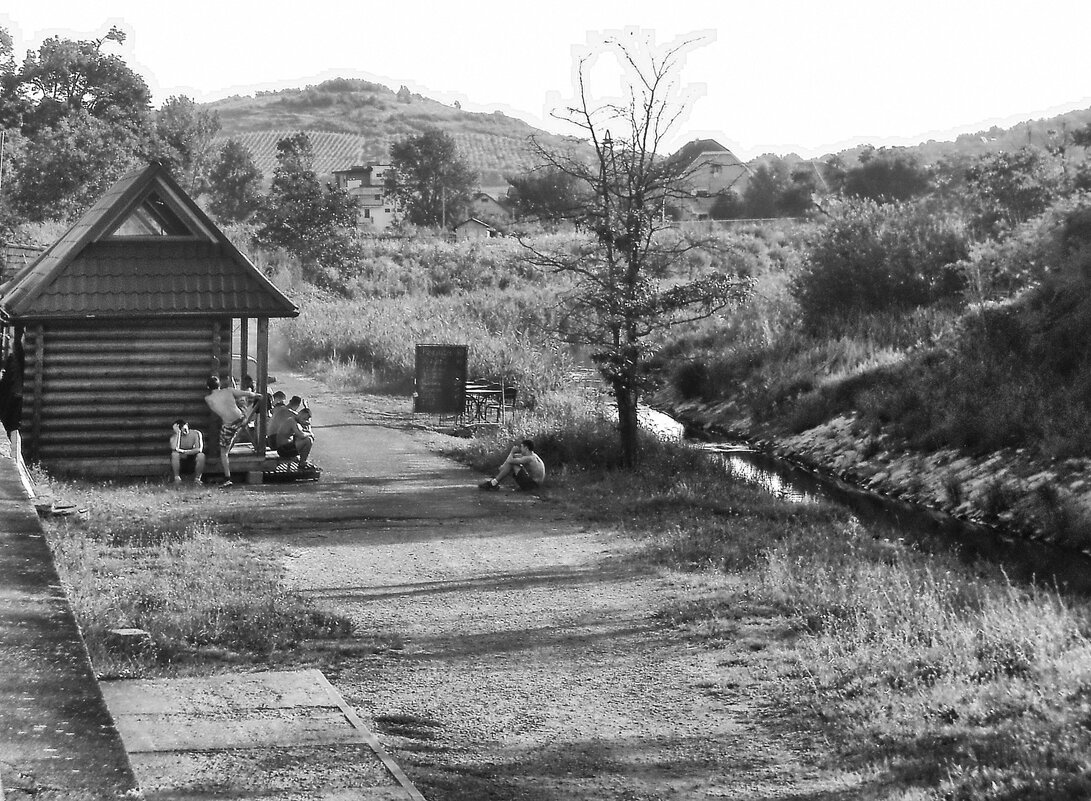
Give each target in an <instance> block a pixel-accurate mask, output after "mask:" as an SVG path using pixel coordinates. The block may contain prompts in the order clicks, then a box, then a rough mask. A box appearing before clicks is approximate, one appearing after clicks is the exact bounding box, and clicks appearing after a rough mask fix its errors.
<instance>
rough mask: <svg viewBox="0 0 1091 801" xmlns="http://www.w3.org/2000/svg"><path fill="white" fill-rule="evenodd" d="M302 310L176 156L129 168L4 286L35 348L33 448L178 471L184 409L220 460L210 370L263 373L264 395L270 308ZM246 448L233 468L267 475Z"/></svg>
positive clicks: (59, 467)
mask: <svg viewBox="0 0 1091 801" xmlns="http://www.w3.org/2000/svg"><path fill="white" fill-rule="evenodd" d="M298 313H299V310H298V308H297V307H296V306H295V304H293V303H292V302H291V301H290V300H289V299H288V298H287V297H286V296H285V295H284V294H283V293H281V292H280V290H279V289H277V288H276V287H275V286H274V285H273V284H272V282H270V281H269V279H268V278H266V277H265V275H263V274H262V272H261V271H260V270H258V269H257V268H256V267H255V266H254V265H253V264H252V263H251V262H250V260H249V259H247V258H246V256H244V255H243V254H242V253H241V252H239V250H238V249H237V248H236V247H235V246H234V245H233V244H232V243H231V242H230V240H228V238H227V237H226V236H225V235H224V233H223V232H222V231H220V230H219V228H217V227H216V225H215V224H214V223H213V222H212V221H211V220H210V219H209V218H208V216H207V215H206V214H205V213H204V212H203V211H202V210H201V209H200V207H199V206H198V205H197V204H196V203H195V202H194V201H193V200H192V199H191V198H190V197H189V196H188V195H187V194H186V193H185V191H183V190H182V188H181V187H180V186H179V185H178V184H177V183H176V182H175V181H174V179H173V178H172V177H171V176H170V174H169V172H168V171H167V170H166V169H165V168H164V167H163V166H162V165H159V164H151V165H149V166H147V167H145V168H143V169H140V170H135V171H133V172H131V173H129V174H127V175H125V176H123V177H122V178H121V179H120V180H119V181H118V182H117V183H115V184H114V185H113V186H112V187H111V188H110V189H109V190H108V191H107V192H106V193H105V194H104V195H103V196H102V197H101V198H100V199H99V201H98V202H97V203H96V204H95V205H94V206H93V207H92V208H91V209H90V210H89V211H88V212H87V213H86V214H84V215H83V217H82V218H80V220H79V221H78V222H77V223H76V224H75V225H73V226H72V227H71V228H70V229H68V231H67V232H66V233H65V234H64V235H63V236H62V237H61V238H60V239H59V240H57V242H55V243H54V244H53V245H52V246H50V247H49V248H48V249H47V250H46V251H44V252H43V253H42V254H41V255H40V256H39V257H38V258H37V259H36V260H35V261H34V262H33V263H31V264H30V265H28V266H27V267H25V268H23V269H22V270H20V271H19V272H17V273H16V274H15V275H14V276H13V277H12V278H11V279H10V280H9V281H8V282H6V283H5V284H3V285H2V286H0V322H2V323H3V325H4V326H5V331H6V333H7V338H8V342H9V343H17V342H19V341H20V340H21V342H22V345H23V348H24V351H25V368H24V377H23V418H22V436H23V455H24V458H25V459H26V460H27V461H28V462H33V461H37V462H41V463H42V464H43V465H44V466H45V467H46V468H47V469H50V470H52V471H54V472H58V473H66V474H76V475H88V476H122V475H130V476H140V475H146V476H155V475H162V474H166V473H169V470H170V465H169V453H168V448H167V442H168V439H169V438H170V435H171V421H173V420H175V419H176V418H179V417H183V418H186V419H187V420H189V421H190V426H191V427H192V428H197V429H200V430H201V431H202V432H203V433H204V436H205V450H206V452H207V453H208V455H209V466H208V468H207V470H208V472H215V471H216V470H217V469H218V446H217V432H218V427H219V421H218V419H217V418H216V417H215V415H214V414H212V412H211V411H210V410H209V408H208V406H207V405H206V404H205V402H204V396H205V395H206V394H207V390H206V382H207V381H208V378H209V376H210V375H219V376H220V378H221V380H222V381H223V382H225V383H224V386H230V383H229V382H230V380H231V377H232V375H235V376H242V375H244V374H250V375H251V376H252V377H253V378H254V379H255V381H256V384H257V391H258V392H259V393H261V394H262V395H264V394H265V392H266V387H267V384H268V358H269V320H270V318H274V317H294V316H296V315H298ZM251 331H253V338H251ZM233 332H234V333H233ZM9 346H10V344H9ZM233 367H234V369H233ZM258 418H259V425H260V426H261V429H262V430H261V431H260V432H259V433H260V434H261V442H264V433H265V432H264V426H265V419H264V416H263V415H258ZM236 447H238V446H236ZM244 451H245V452H242V453H239V452H237V451H236V450H233V451H232V453H231V462H232V464H231V468H232V473H238V474H244V473H251V474H255V473H256V474H257V475H260V472H258V471H260V470H262V469H263V466H264V465H265V461H264V460H265V453H264V447H260V448H258V449H257V450H256V451H255V449H253V448H252V447H247V448H245V449H244Z"/></svg>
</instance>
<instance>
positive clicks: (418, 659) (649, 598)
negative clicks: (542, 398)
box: [244, 376, 858, 801]
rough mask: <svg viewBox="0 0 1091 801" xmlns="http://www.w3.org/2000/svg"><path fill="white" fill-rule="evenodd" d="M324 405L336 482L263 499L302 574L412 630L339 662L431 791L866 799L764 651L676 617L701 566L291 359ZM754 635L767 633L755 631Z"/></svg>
mask: <svg viewBox="0 0 1091 801" xmlns="http://www.w3.org/2000/svg"><path fill="white" fill-rule="evenodd" d="M282 382H283V383H290V384H291V389H292V391H301V392H302V393H304V394H306V395H308V396H309V398H310V399H311V403H312V406H314V407H315V408H316V425H315V428H316V433H317V434H318V438H319V439H318V445H317V447H316V454H318V456H317V460H318V462H319V463H320V464H321V465H322V466H323V468H324V469H325V475H324V477H323V481H322V482H320V483H318V484H313V485H301V486H299V487H297V488H296V491H294V492H291V493H286V492H283V491H277V490H275V489H274V488H271V487H270V488H253V489H247V490H246V492H247V493H250V492H254V493H262V494H265V495H267V497H268V500H269V504H268V505H267V507H266V512H265V513H263V514H260V515H258V516H256V517H255V516H253V515H251V516H248V518H247V521H246V524H245V526H244V528H245V529H247V531H248V533H249V534H251V535H255V534H257V535H262V536H264V537H267V538H272V539H275V540H278V541H280V542H281V543H282V544H283V545H285V546H286V547H287V548H288V549H289V553H290V557H289V560H288V561H289V563H290V564H289V574H290V580H291V582H292V583H293V584H294V585H295V586H297V587H299V588H300V589H302V590H304V591H305V592H307V593H309V594H310V595H312V596H313V597H314V598H315V599H317V600H318V601H319V602H320V603H321V604H323V605H327V606H329V607H331V608H334V609H336V610H338V611H340V612H342V613H344V614H347V615H349V616H350V617H351V618H352V619H353V620H354V621H355V622H356V624H357V626H358V627H359V630H361V631H366V632H376V633H382V634H390V635H397V636H399V637H400V638H401V640H402V642H403V643H404V647H403V648H401V649H398V650H392V651H389V652H387V653H385V654H381V655H376V656H374V657H370V658H363V659H358V658H357V659H353V660H351V661H346V662H342V663H340V664H337V665H327V666H326V667H325V668H324V669H325V671H326V673H327V675H328V677H329V679H330V681H331V682H332V683H333V684H334V686H335V687H336V688H337V689H338V690H339V691H340V692H341V694H342V695H343V696H344V697H345V698H346V699H347V700H348V702H349V703H350V704H352V705H354V706H355V707H356V709H358V710H359V712H360V714H361V715H362V716H363V718H364V719H365V720H369V721H372V722H373V723H374V727H375V729H376V731H377V732H379V734H380V739H381V740H382V741H383V744H384V745H385V746H386V747H387V748H388V749H389V750H390V751H391V753H392V754H393V755H394V757H395V759H396V760H397V761H398V762H399V763H400V764H401V765H402V767H403V768H404V769H405V771H406V773H407V774H409V776H410V778H411V779H412V780H413V782H414V783H415V784H416V785H417V786H418V787H419V788H420V789H421V791H422V792H423V793H424V795H425V796H426V797H427V798H428V799H430V801H451V800H453V799H465V800H466V801H469V799H475V800H484V799H529V800H532V801H537V800H539V799H541V800H543V801H544V800H545V799H550V800H551V801H553V800H556V801H581V800H582V799H588V800H590V799H596V801H599V800H601V799H627V800H628V801H634V800H636V799H699V798H731V799H758V798H761V799H773V798H816V799H817V798H853V797H856V796H857V791H856V790H854V789H853V786H854V785H856V784H857V783H858V777H854V776H851V775H846V776H831V775H829V774H828V773H823V772H822V771H819V770H818V769H815V768H813V767H811V766H810V765H809V764H808V759H807V755H806V753H805V749H804V745H803V741H802V739H801V738H799V737H796V736H795V735H794V734H793V733H791V732H789V731H785V730H783V725H782V724H780V723H778V721H777V720H775V719H772V718H771V717H770V715H769V714H768V713H767V712H766V711H763V710H764V709H765V707H764V704H763V694H762V686H763V684H762V682H763V680H764V679H765V678H766V677H764V676H763V671H762V669H761V667H760V664H761V663H760V657H758V658H757V659H755V656H754V654H753V653H752V649H751V648H750V647H748V646H747V645H745V644H743V643H740V644H738V645H736V646H730V647H727V648H708V647H703V646H697V645H693V644H690V643H687V641H685V640H684V639H682V638H681V637H679V636H678V635H677V634H676V633H675V632H673V631H672V630H671V629H670V628H669V627H667V626H665V625H664V624H662V623H661V622H660V621H659V620H658V619H657V617H656V612H657V610H659V609H661V608H662V607H663V606H664V604H666V603H667V602H668V601H669V599H671V598H672V597H676V596H677V595H678V594H680V593H686V592H690V591H692V589H693V587H692V586H690V585H692V584H694V583H698V582H700V581H701V579H700V578H671V577H666V576H661V575H652V574H647V573H641V572H634V571H632V570H631V569H629V568H627V567H626V561H625V560H624V559H622V558H621V557H622V556H623V555H624V554H625V551H626V550H627V549H628V548H630V547H631V545H630V543H629V542H628V541H627V540H626V539H625V538H623V537H620V536H618V535H616V534H614V533H612V532H609V531H604V530H601V529H599V528H591V527H588V526H587V525H584V524H582V523H581V522H580V521H578V520H575V519H573V518H572V517H570V516H568V515H566V514H565V513H564V512H563V511H562V510H561V507H560V505H559V504H557V503H555V502H550V501H549V500H548V499H546V500H544V501H539V500H534V499H532V498H528V497H527V496H523V495H515V494H509V493H506V492H505V493H481V492H478V491H477V490H476V489H475V483H476V482H477V481H478V480H479V479H480V476H478V475H476V474H474V473H473V472H472V471H470V470H469V469H467V468H465V467H462V466H459V465H457V464H455V463H453V462H451V461H449V460H446V459H444V458H441V457H439V456H436V455H435V454H434V453H431V452H430V451H429V447H428V441H427V439H428V437H427V436H426V435H425V434H423V433H419V432H418V433H414V432H412V431H410V430H407V429H406V428H405V427H404V426H403V425H402V423H401V422H399V421H400V419H403V418H402V417H401V416H400V415H399V414H398V410H397V409H396V408H392V409H391V408H388V409H387V410H386V411H385V412H384V411H382V410H379V409H376V408H375V407H374V405H369V404H367V402H365V401H361V400H359V399H353V398H345V397H336V396H333V395H331V394H328V393H323V392H322V391H321V389H320V388H319V387H318V386H317V385H314V384H311V383H310V382H307V381H305V380H304V379H301V378H298V377H294V376H282ZM748 642H750V643H753V639H750V640H749V641H748Z"/></svg>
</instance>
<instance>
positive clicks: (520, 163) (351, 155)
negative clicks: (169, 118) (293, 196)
mask: <svg viewBox="0 0 1091 801" xmlns="http://www.w3.org/2000/svg"><path fill="white" fill-rule="evenodd" d="M206 108H208V109H210V110H212V111H215V112H216V113H217V114H218V115H219V117H220V123H221V125H222V129H221V131H220V134H219V137H218V138H220V139H227V138H235V139H238V140H240V141H241V142H242V143H243V144H245V145H246V146H247V147H248V148H250V152H251V153H252V154H253V156H254V160H255V161H256V162H257V164H258V166H259V167H260V168H261V170H262V171H263V172H264V173H265V174H266V177H267V178H268V177H270V176H271V174H272V171H273V167H274V166H275V165H276V143H277V141H278V140H279V139H280V138H282V137H283V136H285V135H286V134H288V133H292V132H295V131H306V132H307V133H308V134H309V135H310V137H311V141H312V143H313V144H314V150H315V168H316V171H317V172H318V173H319V174H320V175H323V176H325V175H329V174H330V173H331V172H332V171H333V170H335V169H340V168H342V167H350V166H352V165H353V164H362V163H367V162H381V161H385V160H387V159H388V158H389V153H390V146H391V144H392V143H394V142H395V141H397V140H399V139H403V138H405V137H408V136H413V135H415V134H418V133H420V132H422V131H423V130H424V129H425V128H427V127H429V126H436V127H439V128H441V129H443V130H444V131H445V132H447V133H449V134H450V135H451V136H453V137H454V139H455V141H456V142H457V143H458V146H459V149H460V150H461V151H462V154H463V156H464V157H465V158H466V159H467V161H469V163H470V165H471V166H472V167H473V168H474V169H475V170H477V172H478V174H479V176H480V185H481V186H483V187H490V186H500V185H503V184H504V183H505V181H504V175H505V174H509V173H516V172H521V171H523V170H527V169H529V168H531V167H533V166H535V165H536V164H537V159H536V158H535V156H534V153H533V150H532V149H531V147H530V145H529V139H530V137H532V136H534V137H536V138H537V140H538V141H539V142H541V144H542V145H543V146H545V147H547V148H550V149H558V150H561V149H568V148H572V147H577V146H578V142H579V140H577V139H575V138H572V137H562V136H557V135H555V134H550V133H547V132H545V131H541V130H539V129H537V128H534V127H533V126H531V125H528V124H527V123H525V122H523V121H522V120H518V119H515V118H513V117H509V116H507V115H505V114H502V113H500V112H494V113H492V114H481V113H475V112H469V111H463V110H461V109H459V108H455V107H453V106H448V105H445V104H443V103H440V102H438V101H435V100H431V99H429V98H426V97H423V96H421V95H418V94H410V93H409V92H407V91H405V90H403V91H401V92H394V91H393V90H391V89H390V88H389V87H386V86H383V85H382V84H377V83H370V82H368V81H362V80H350V79H344V78H335V79H333V80H329V81H325V82H323V83H320V84H317V85H315V86H308V87H306V88H304V89H285V90H282V91H278V92H258V93H257V94H256V95H254V96H235V97H229V98H226V99H224V100H219V101H216V102H214V103H210V104H207V105H206Z"/></svg>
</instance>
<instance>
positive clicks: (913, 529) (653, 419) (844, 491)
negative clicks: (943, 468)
mask: <svg viewBox="0 0 1091 801" xmlns="http://www.w3.org/2000/svg"><path fill="white" fill-rule="evenodd" d="M640 422H641V427H643V428H644V429H646V430H649V431H651V432H653V433H654V434H655V435H656V436H658V437H660V438H665V439H675V440H679V439H683V438H685V437H684V427H683V425H682V424H681V423H679V422H678V421H677V420H675V419H674V418H672V417H671V416H670V415H667V414H664V413H663V412H660V411H658V410H655V409H651V408H648V407H642V408H641V409H640ZM689 441H690V442H691V443H692V444H696V445H698V446H699V447H700V448H702V449H703V450H705V451H706V452H708V454H709V457H710V458H711V459H713V460H714V461H715V463H716V464H718V465H719V466H720V467H721V469H722V470H723V471H724V475H725V477H726V478H727V480H728V481H731V482H743V483H746V484H751V485H754V486H757V487H760V488H761V489H763V490H765V491H766V492H768V493H770V494H771V495H774V496H776V497H778V498H781V499H783V500H784V501H785V502H786V503H803V504H807V503H820V502H830V503H835V504H837V505H839V506H842V507H845V508H847V509H849V510H850V511H851V512H852V513H853V514H854V515H855V516H856V517H857V518H858V519H859V520H860V521H861V522H862V523H864V524H866V525H869V526H870V527H871V528H872V529H874V530H875V531H876V532H877V533H878V534H879V535H880V536H883V537H884V538H887V539H890V540H892V541H901V542H905V543H908V544H911V545H914V546H917V547H919V548H921V549H922V550H926V551H935V550H939V549H943V550H947V551H953V552H955V553H957V554H958V555H959V557H960V558H961V559H962V560H963V561H964V562H966V563H968V564H973V563H975V562H978V561H982V562H989V563H993V564H999V565H1000V566H1001V567H1003V569H1004V571H1005V572H1006V573H1007V575H1008V576H1009V577H1011V578H1012V579H1013V580H1017V581H1037V582H1039V583H1043V584H1046V585H1048V586H1052V587H1056V588H1057V589H1058V590H1061V591H1064V592H1066V593H1069V594H1073V595H1083V596H1091V558H1088V557H1087V556H1086V555H1084V554H1083V553H1081V552H1079V551H1076V550H1073V549H1066V548H1061V547H1058V546H1055V545H1051V544H1049V543H1046V542H1041V541H1037V540H1029V539H1026V538H1024V537H1020V536H1018V535H1016V534H1012V533H1007V532H1005V531H1003V530H1002V529H997V528H992V527H989V526H984V525H979V524H975V523H969V522H967V521H964V520H960V519H958V518H956V517H952V516H951V515H948V514H945V513H943V512H939V511H936V510H933V509H929V508H927V507H924V506H918V505H915V504H910V503H906V502H904V501H899V500H896V499H894V498H889V497H886V496H884V495H880V494H879V493H876V492H872V491H870V490H865V489H862V488H860V487H857V486H855V485H852V484H848V483H846V482H844V481H841V480H839V479H836V478H833V477H832V476H825V475H821V474H819V473H814V472H811V471H809V470H806V469H804V468H802V467H799V466H798V465H795V464H793V463H792V462H790V461H788V460H786V459H781V458H778V457H776V456H772V455H770V454H767V453H763V452H761V451H756V450H754V449H753V448H751V447H749V446H748V445H745V444H740V443H738V442H731V441H721V442H716V441H701V442H697V441H696V440H692V439H690V440H689Z"/></svg>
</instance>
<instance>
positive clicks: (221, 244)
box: [0, 164, 299, 320]
mask: <svg viewBox="0 0 1091 801" xmlns="http://www.w3.org/2000/svg"><path fill="white" fill-rule="evenodd" d="M176 275H177V276H187V277H188V279H189V280H185V281H181V282H178V281H175V280H173V278H174V276H176ZM137 311H139V312H142V313H146V314H149V315H157V316H158V315H178V314H189V315H206V316H208V315H211V316H232V317H235V316H263V317H294V316H296V315H297V314H298V313H299V310H298V308H297V307H296V306H295V304H293V303H292V302H291V301H290V300H289V299H288V298H287V297H286V296H285V295H284V294H283V293H281V291H280V290H279V289H277V288H276V286H274V285H273V283H272V282H271V281H269V279H268V278H266V277H265V276H264V275H263V274H262V272H261V271H260V270H258V269H257V268H256V267H255V266H254V265H253V264H252V263H251V262H250V260H249V259H247V258H246V256H244V255H243V254H242V253H241V252H239V250H238V249H237V248H236V247H235V246H234V245H233V244H232V243H231V241H230V240H229V239H228V238H227V237H226V236H225V235H224V234H223V232H222V231H220V229H219V228H217V227H216V225H215V224H214V223H213V222H212V221H211V220H210V219H209V218H208V216H207V215H206V214H205V213H204V211H202V210H201V208H200V207H199V206H198V205H197V204H196V203H195V202H194V201H193V200H192V198H190V197H189V196H188V195H187V194H186V193H185V192H184V191H183V190H182V189H181V187H179V186H178V184H177V183H176V182H175V181H174V179H173V178H171V176H170V174H169V173H168V172H167V170H166V169H165V168H164V167H163V166H162V165H160V164H151V165H149V166H147V167H144V168H142V169H139V170H134V171H133V172H130V173H128V174H126V175H124V176H122V177H121V178H120V179H119V180H118V181H117V182H116V183H115V184H114V185H113V186H112V187H110V188H109V189H108V190H107V191H106V192H105V193H104V194H103V195H102V197H100V198H99V199H98V201H97V202H96V203H95V205H94V206H92V207H91V208H90V209H89V210H88V211H87V212H86V213H85V214H84V215H83V216H82V217H81V218H80V219H79V220H78V221H77V222H76V223H75V224H74V225H73V226H72V227H71V228H69V229H68V230H67V231H66V232H65V233H64V234H63V235H62V236H61V238H60V239H58V240H57V241H56V242H54V243H53V244H52V245H51V246H50V247H49V248H48V249H47V250H46V251H45V252H44V253H42V255H41V256H39V257H38V258H37V259H36V260H35V261H34V262H33V263H32V264H30V265H29V266H27V267H25V268H24V269H22V270H20V271H19V272H18V273H16V274H15V276H13V277H12V279H11V280H10V281H9V282H7V283H6V284H4V285H3V286H0V313H2V314H3V316H4V317H5V318H6V319H8V320H32V319H45V318H57V319H60V318H70V317H88V316H103V317H111V316H129V315H132V314H133V313H134V312H137Z"/></svg>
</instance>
